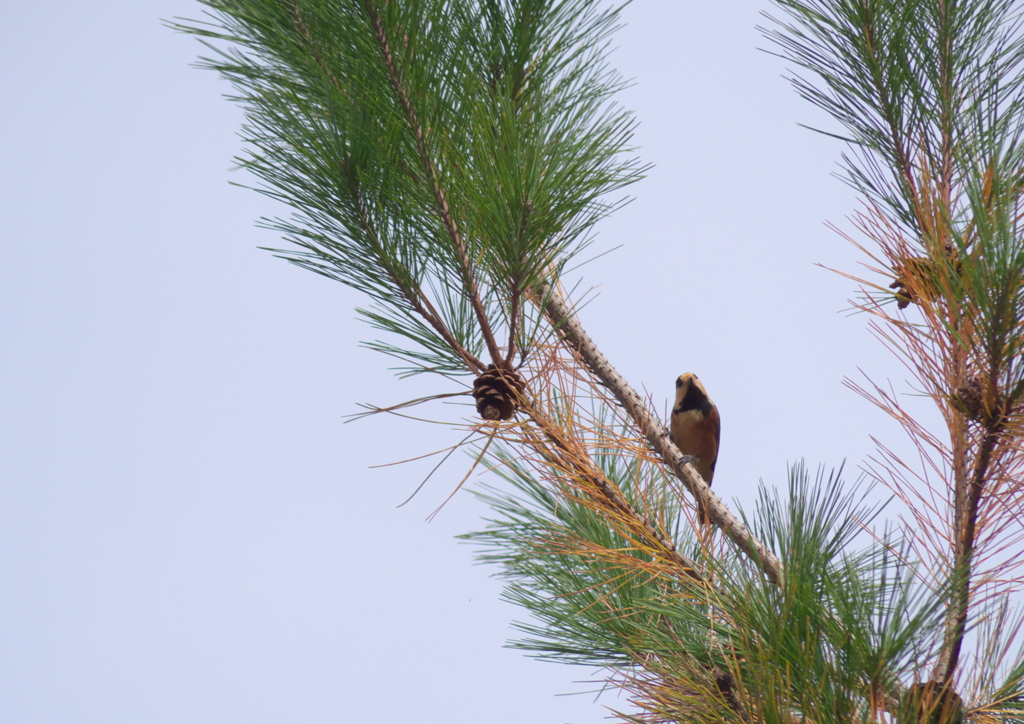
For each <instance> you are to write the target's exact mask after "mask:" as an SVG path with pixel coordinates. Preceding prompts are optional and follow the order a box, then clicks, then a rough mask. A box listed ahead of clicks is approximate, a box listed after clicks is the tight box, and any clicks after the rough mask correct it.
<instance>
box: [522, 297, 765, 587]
mask: <svg viewBox="0 0 1024 724" xmlns="http://www.w3.org/2000/svg"><path fill="white" fill-rule="evenodd" d="M538 294H539V295H540V296H541V298H542V300H543V308H544V312H545V314H546V315H547V317H548V319H549V320H550V321H551V323H552V324H553V325H554V327H555V329H556V330H557V331H558V333H559V334H560V335H561V337H562V339H563V340H565V342H566V343H567V344H569V345H570V346H571V347H572V349H574V350H575V351H576V352H577V353H578V354H579V355H580V358H581V359H582V360H583V362H584V363H585V364H586V365H587V367H589V368H590V370H591V372H593V373H594V374H595V375H596V376H597V378H598V379H600V380H601V382H603V383H604V385H605V386H606V387H607V388H608V389H609V390H610V391H611V393H612V394H613V395H614V396H615V399H616V400H618V401H619V404H621V405H622V407H623V409H625V410H626V413H627V414H628V415H629V416H630V417H631V418H632V419H633V421H634V422H635V423H636V425H637V427H638V428H639V429H640V431H641V432H642V433H643V435H644V437H646V438H647V441H648V443H649V444H650V445H651V447H652V448H653V449H654V450H655V451H656V452H657V453H658V454H659V455H661V457H662V459H663V460H664V461H665V462H667V463H668V465H669V467H671V468H672V471H673V472H674V473H675V475H676V477H677V478H679V480H680V481H682V483H683V485H684V486H685V487H686V489H687V490H688V491H689V492H690V494H691V495H693V497H694V499H695V500H696V501H698V502H699V503H700V504H701V505H703V506H704V508H705V510H707V511H708V512H709V513H710V517H711V521H712V522H713V523H714V524H715V525H717V526H718V527H719V528H721V529H722V531H723V532H724V533H725V535H727V536H728V537H729V539H730V540H732V542H733V543H735V544H736V547H737V548H739V549H740V550H741V551H743V553H744V554H746V555H747V557H748V558H750V559H751V560H752V561H753V562H754V564H755V565H757V566H758V568H760V569H761V571H762V572H763V573H764V574H765V575H766V576H767V577H768V579H769V580H770V581H772V583H775V584H781V583H782V578H783V576H782V564H781V562H780V561H779V559H778V558H776V557H775V555H774V554H773V553H772V552H771V551H770V550H768V548H767V547H766V546H765V545H764V543H762V542H761V541H759V540H757V539H756V538H755V537H754V534H753V533H751V532H750V530H749V529H748V528H747V527H746V526H745V525H744V524H743V522H742V521H741V520H740V519H739V518H737V517H736V515H735V514H734V513H733V512H732V511H731V510H729V508H727V507H726V505H725V503H723V502H722V499H721V498H719V497H718V495H716V494H715V493H713V492H712V491H711V487H710V486H709V485H708V484H707V481H705V480H704V479H703V478H702V477H701V476H700V474H699V473H698V472H697V469H696V468H695V467H694V466H693V465H692V464H691V463H690V462H689V459H688V458H687V456H686V455H683V453H682V452H681V451H680V450H679V448H678V447H676V446H675V444H674V443H673V442H672V441H671V440H670V439H669V435H668V430H666V429H665V426H664V425H663V424H662V423H661V421H660V420H659V419H658V416H657V415H655V414H654V413H653V412H652V411H651V410H650V409H649V408H648V407H647V405H646V404H645V403H644V401H643V398H641V397H640V395H639V394H637V392H636V390H634V389H633V388H632V387H631V386H630V384H629V383H628V382H627V381H626V380H625V378H623V377H622V376H621V375H620V374H619V373H618V372H616V370H615V368H614V367H612V365H611V363H610V362H609V361H608V359H607V358H606V357H605V356H604V354H602V353H601V351H600V350H599V349H598V348H597V345H596V344H594V341H593V340H592V339H591V338H590V336H589V335H588V334H587V332H586V330H584V329H583V326H582V325H581V324H580V322H579V320H578V319H577V318H576V315H575V314H574V313H573V312H572V310H571V309H570V308H569V307H568V305H566V303H565V300H564V299H562V297H561V296H560V295H559V294H558V292H557V291H556V290H555V289H554V287H553V286H552V285H551V284H550V283H547V282H543V283H542V284H541V285H540V287H539V288H538Z"/></svg>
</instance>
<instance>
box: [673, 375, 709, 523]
mask: <svg viewBox="0 0 1024 724" xmlns="http://www.w3.org/2000/svg"><path fill="white" fill-rule="evenodd" d="M669 429H670V433H669V435H670V437H671V438H672V442H674V443H675V444H676V447H678V448H679V450H680V451H681V452H682V453H683V454H684V455H689V456H690V457H691V458H692V459H693V460H692V462H693V465H694V467H695V468H697V472H698V473H700V476H701V477H702V478H704V480H705V481H707V484H708V485H709V486H710V485H711V481H712V480H713V479H714V477H715V463H717V462H718V444H719V441H720V440H721V437H722V418H721V417H719V414H718V408H717V407H715V403H714V402H712V401H711V398H710V397H708V393H707V390H705V389H704V385H702V384H701V381H700V380H699V379H697V375H695V374H693V373H692V372H687V373H686V374H682V375H679V378H678V379H677V380H676V402H675V404H674V405H673V406H672V421H671V424H670V425H669ZM697 508H698V512H699V516H700V518H701V519H702V520H705V521H706V520H707V516H706V514H705V513H704V511H703V509H702V506H700V505H698V506H697Z"/></svg>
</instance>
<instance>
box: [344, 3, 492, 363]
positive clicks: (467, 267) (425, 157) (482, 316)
mask: <svg viewBox="0 0 1024 724" xmlns="http://www.w3.org/2000/svg"><path fill="white" fill-rule="evenodd" d="M363 6H364V7H365V8H366V14H367V15H369V17H370V23H371V24H372V25H373V31H374V33H375V34H376V36H377V43H378V44H379V46H380V55H381V58H382V59H383V61H384V65H385V66H386V67H387V71H388V79H389V80H390V82H391V87H392V89H393V90H394V91H395V94H396V95H397V96H398V99H399V101H400V102H401V104H402V109H403V110H404V111H405V115H406V119H407V121H408V122H409V126H410V127H411V129H412V133H413V136H414V137H415V139H416V151H417V153H418V154H419V156H420V162H421V163H422V164H423V168H424V170H425V171H426V173H427V178H428V179H429V181H430V187H431V192H432V193H433V194H434V200H435V201H436V203H437V211H438V213H439V214H440V216H441V223H442V224H444V227H445V229H446V230H447V232H448V237H449V238H450V239H451V242H452V246H453V247H454V249H455V253H456V255H457V256H458V258H459V264H460V271H461V272H462V282H463V284H464V285H465V288H466V296H467V297H468V298H469V303H470V305H471V306H472V307H473V312H474V314H475V315H476V319H477V323H478V324H479V325H480V331H481V333H482V334H483V338H484V341H485V342H486V344H487V350H488V352H490V355H491V360H492V361H493V362H494V364H498V363H499V362H500V361H501V354H500V353H499V351H498V342H497V340H496V339H495V337H494V332H493V331H492V330H491V325H490V321H489V320H488V319H487V312H486V311H485V310H484V305H483V302H481V300H480V292H479V290H478V289H477V285H476V279H475V278H474V276H473V267H472V264H470V261H469V253H468V252H467V250H466V244H465V241H464V240H463V238H462V233H461V232H460V231H459V227H458V223H457V222H456V221H455V217H454V216H452V213H451V209H450V208H449V206H448V197H447V195H446V194H445V190H444V187H443V186H442V185H441V179H440V178H439V176H438V173H437V168H436V167H435V165H434V161H433V159H431V157H430V152H429V150H428V148H427V143H426V139H425V138H424V134H423V127H422V126H421V125H420V121H419V117H418V116H417V115H416V109H415V108H413V105H412V101H411V100H410V98H409V94H408V92H407V91H406V89H405V86H404V85H403V83H402V77H401V73H399V71H398V67H397V66H396V65H395V59H394V55H393V54H392V52H391V45H390V43H389V42H388V36H387V33H386V32H385V30H384V24H383V22H382V21H381V17H380V13H379V12H378V11H377V7H376V5H375V4H374V3H373V0H365V2H364V3H363Z"/></svg>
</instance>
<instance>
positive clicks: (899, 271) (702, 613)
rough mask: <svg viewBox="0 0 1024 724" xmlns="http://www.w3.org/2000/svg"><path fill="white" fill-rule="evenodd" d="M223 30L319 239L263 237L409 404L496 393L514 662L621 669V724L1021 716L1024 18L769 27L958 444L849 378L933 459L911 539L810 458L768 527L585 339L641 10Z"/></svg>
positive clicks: (632, 160) (355, 1)
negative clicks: (345, 316)
mask: <svg viewBox="0 0 1024 724" xmlns="http://www.w3.org/2000/svg"><path fill="white" fill-rule="evenodd" d="M203 2H204V4H205V5H206V6H208V8H209V10H210V20H209V21H208V22H202V23H200V22H190V23H183V24H178V25H176V27H177V28H178V29H179V30H182V31H185V32H189V33H193V34H195V35H197V36H200V37H201V38H204V39H205V40H206V42H207V43H208V45H209V47H210V49H211V56H210V57H209V58H207V59H205V60H204V65H205V66H206V67H208V68H211V69H214V70H216V71H218V72H219V73H221V74H222V75H223V76H225V77H226V78H228V79H229V80H231V81H232V83H233V84H234V86H235V88H236V89H237V96H236V97H235V98H234V100H236V101H237V102H239V103H241V104H242V105H243V106H244V108H245V109H246V112H247V122H246V125H245V126H244V135H245V139H246V141H247V145H248V153H247V156H246V157H244V158H243V159H241V163H242V165H243V166H244V167H245V168H246V169H248V170H249V171H250V172H251V173H252V174H253V175H254V176H255V177H256V178H257V179H258V180H259V182H260V185H259V186H258V190H260V191H261V192H262V193H265V194H267V195H268V196H270V197H272V198H275V199H278V200H280V201H282V202H284V203H285V204H287V205H289V206H290V207H291V208H293V209H294V214H293V215H292V216H291V217H290V218H288V219H275V220H268V221H266V222H265V225H266V226H268V227H269V228H271V229H273V230H276V231H277V232H279V233H280V234H281V235H282V237H283V238H284V240H285V241H286V242H287V243H288V244H289V246H288V247H287V248H283V249H274V250H273V251H274V253H276V254H278V255H279V256H281V257H282V258H284V259H286V260H288V261H290V262H292V263H294V264H296V265H298V266H300V267H302V268H305V269H309V270H311V271H314V272H316V273H318V274H321V275H323V276H326V277H328V278H331V279H335V280H337V281H340V282H342V283H344V284H347V285H349V286H351V287H353V288H355V289H357V290H359V291H361V292H364V293H365V294H366V295H367V296H368V297H369V298H370V300H371V303H370V304H369V305H368V306H367V307H366V308H365V309H362V310H360V311H361V314H362V315H363V316H364V317H365V318H366V319H367V321H368V322H369V323H370V325H371V326H372V327H373V328H374V329H375V330H377V331H378V332H379V334H380V338H379V339H377V340H375V341H372V342H371V343H370V344H371V346H373V347H374V348H375V349H378V350H380V351H381V352H384V353H386V354H387V355H391V356H393V357H397V358H399V359H401V360H403V364H404V365H405V366H404V367H403V368H402V370H401V373H402V374H405V375H414V374H429V375H433V376H434V378H435V379H436V380H437V384H438V389H439V392H438V394H437V397H448V396H453V395H471V396H472V399H473V401H474V403H475V410H476V415H475V416H474V418H473V419H472V420H468V421H466V422H465V426H466V428H467V431H468V433H469V436H468V437H467V440H466V442H467V443H472V444H473V445H474V446H475V447H474V448H473V449H475V450H476V451H477V452H476V453H475V462H474V467H476V466H480V465H483V466H485V467H487V468H490V469H491V470H492V471H493V474H494V475H493V476H492V479H493V478H497V481H492V482H491V483H490V484H488V485H485V486H483V487H482V488H480V489H478V490H477V491H476V494H477V495H479V496H480V497H481V498H483V499H484V500H485V501H487V503H489V505H490V506H491V508H492V510H493V517H492V518H491V519H490V520H489V521H487V524H486V527H485V528H484V529H483V530H481V531H479V532H476V533H471V534H468V535H467V536H466V537H467V538H468V539H470V540H472V541H473V542H475V543H476V544H477V545H478V546H479V548H480V551H481V552H480V557H481V559H482V560H484V561H488V562H491V563H493V564H495V565H496V566H498V567H499V570H500V572H501V575H502V576H503V577H504V578H505V580H506V582H507V587H506V596H507V597H508V599H509V600H511V601H514V602H515V603H517V604H519V605H521V606H523V607H524V608H526V609H528V610H529V611H530V613H531V614H532V621H533V622H532V623H530V624H526V625H523V626H522V638H520V639H519V640H517V641H516V642H515V645H516V646H518V647H520V648H521V649H523V650H524V651H527V652H530V653H532V654H534V655H537V656H540V657H543V658H548V659H552V660H556V661H562V662H567V663H573V664H586V665H590V666H596V667H600V668H602V669H604V670H606V671H608V678H609V681H610V682H612V683H613V684H614V685H616V686H618V687H621V688H623V689H625V690H627V691H628V692H630V694H631V701H632V702H633V704H634V705H635V707H636V710H635V711H634V712H632V713H622V714H621V715H620V716H621V719H622V720H624V721H632V722H745V723H751V722H766V723H771V722H786V723H789V722H796V721H808V722H814V723H816V724H825V723H826V722H837V723H838V722H844V723H846V722H891V721H898V722H914V723H922V724H923V723H925V722H928V723H934V724H952V723H954V722H967V721H970V722H996V721H999V722H1016V721H1024V656H1022V654H1021V653H1017V652H1014V651H1013V650H1012V647H1013V643H1014V640H1015V635H1016V633H1017V630H1018V627H1019V624H1020V621H1021V618H1020V615H1019V614H1018V613H1016V609H1015V607H1014V600H1015V599H1014V595H1015V594H1017V593H1018V592H1019V590H1020V584H1021V582H1022V579H1021V575H1020V564H1021V562H1022V558H1024V549H1022V548H1021V546H1020V543H1021V540H1022V536H1024V530H1022V527H1021V526H1022V521H1024V509H1022V501H1024V497H1022V496H1024V485H1022V482H1024V481H1022V472H1021V471H1022V461H1024V450H1022V444H1021V443H1022V440H1024V429H1022V413H1024V355H1022V347H1024V292H1022V286H1024V242H1022V233H1021V230H1020V229H1018V222H1019V221H1020V219H1021V218H1022V211H1021V207H1020V204H1021V199H1022V196H1024V144H1022V143H1021V141H1022V138H1021V136H1022V132H1024V93H1022V83H1024V74H1022V73H1021V71H1020V64H1021V60H1022V59H1024V39H1022V35H1021V32H1020V31H1021V27H1020V23H1019V16H1018V9H1017V4H1016V3H1013V2H1009V1H1004V0H959V1H955V0H775V2H774V5H775V6H776V7H777V8H778V10H779V11H780V17H779V19H777V20H776V19H772V18H769V24H768V27H766V28H765V31H764V32H765V34H766V35H767V37H768V38H769V39H770V40H771V41H772V42H773V43H774V47H775V48H776V50H777V52H778V53H779V54H780V55H782V56H783V57H785V58H786V59H788V60H789V61H790V62H791V63H793V64H794V65H795V66H796V67H797V68H799V69H800V70H799V73H797V74H795V75H794V76H793V83H794V85H795V87H796V90H797V91H798V93H800V94H801V95H802V96H803V97H804V98H806V99H807V100H809V101H811V103H813V104H815V105H816V106H819V107H820V108H822V109H824V110H825V111H827V113H828V114H830V115H831V116H832V118H833V119H834V120H835V121H836V123H837V124H838V126H837V127H838V129H839V130H838V131H835V132H834V131H831V130H829V131H827V132H828V133H830V134H831V135H834V136H836V137H837V139H838V140H840V141H841V142H843V143H845V144H846V152H845V154H844V155H843V156H842V159H843V164H844V165H843V168H844V179H845V180H846V181H847V182H848V183H849V184H850V185H851V186H852V187H853V188H854V189H856V191H857V192H858V193H859V195H860V196H861V199H862V206H861V208H860V209H859V210H858V211H857V212H856V214H855V216H854V224H853V228H852V229H851V230H849V231H847V232H840V233H843V235H844V236H846V237H847V238H848V239H849V240H850V241H851V242H852V243H854V244H856V245H857V246H858V248H859V249H861V250H862V251H863V253H864V255H865V260H866V265H865V266H866V268H867V272H866V273H864V274H854V273H853V272H851V271H849V270H840V271H841V273H843V274H846V275H847V276H848V277H850V278H851V279H853V280H855V282H856V283H857V284H858V287H859V290H860V294H861V296H860V297H859V300H858V301H857V302H856V305H857V306H858V308H859V309H861V310H862V311H863V312H864V313H865V314H867V315H869V318H870V324H871V326H872V329H873V330H874V332H875V333H876V335H877V336H878V338H879V339H880V340H881V341H882V342H883V344H885V345H886V346H887V347H888V348H889V349H890V350H891V351H892V352H893V354H895V355H897V356H898V357H899V358H900V359H902V360H903V361H904V363H905V364H906V366H907V367H908V369H910V370H911V372H912V373H913V375H914V378H915V381H916V391H917V392H918V393H923V394H924V395H925V396H927V397H928V398H930V400H931V401H932V402H934V404H935V405H936V407H937V409H938V410H939V412H940V413H941V416H942V420H943V421H944V423H945V429H944V430H941V431H939V430H930V429H927V428H926V427H925V426H924V425H923V424H921V423H920V422H919V421H918V420H916V419H915V418H914V417H912V416H911V414H910V413H909V412H907V411H906V410H905V409H904V408H903V407H901V405H900V397H899V396H898V395H897V394H895V393H894V392H893V391H892V390H890V389H887V388H884V387H882V386H881V385H878V384H874V383H872V382H870V381H867V382H864V383H857V384H855V383H850V384H851V386H852V387H854V389H856V390H857V391H858V392H860V393H861V394H863V395H864V396H865V397H867V398H868V399H870V400H871V401H873V402H874V403H875V404H876V405H877V406H878V407H879V408H881V409H882V410H884V411H885V412H886V413H888V414H889V415H891V416H892V417H893V418H895V419H896V420H897V421H898V422H899V423H900V424H901V425H902V426H903V428H904V429H905V430H906V432H907V434H908V435H909V436H910V439H911V440H912V441H913V443H914V445H915V446H916V449H917V450H918V452H919V453H920V454H919V457H918V460H917V461H913V462H908V461H905V460H902V459H900V458H899V457H897V456H896V455H895V454H894V453H892V452H891V451H890V449H889V448H887V447H885V446H884V445H883V444H881V443H880V444H879V452H878V455H877V456H876V457H875V458H874V459H873V460H872V461H870V462H869V463H868V467H869V469H870V472H871V474H872V476H873V477H874V478H875V481H876V483H880V484H882V485H884V486H887V487H888V488H889V489H890V490H891V492H892V493H893V494H894V495H895V496H897V497H898V498H899V500H900V501H901V502H902V503H903V504H904V505H905V506H906V510H908V511H909V515H907V516H905V517H904V518H903V519H900V520H891V519H886V518H884V517H883V516H882V512H883V511H882V510H881V508H880V507H879V506H874V505H869V504H867V503H866V502H865V501H866V500H868V498H867V497H866V496H867V492H868V491H867V489H864V488H858V487H857V486H856V485H851V484H848V483H846V482H844V479H843V473H842V470H839V471H833V472H832V473H829V474H826V473H825V472H823V471H818V472H817V474H813V475H812V474H811V473H810V472H809V471H808V470H806V469H805V467H804V466H803V465H802V464H796V465H794V466H793V467H792V468H791V470H790V480H789V485H788V488H787V489H786V490H785V491H779V492H777V491H771V490H768V489H767V488H764V487H762V489H761V491H760V494H759V498H758V500H757V502H756V505H755V506H754V508H753V510H751V511H749V513H744V514H740V515H738V514H737V513H736V512H734V511H733V510H731V509H730V508H729V507H728V506H726V505H725V504H724V503H723V502H722V501H721V500H720V499H719V497H718V496H717V495H716V494H715V493H714V492H712V491H711V489H710V487H709V486H708V484H707V482H706V481H705V480H704V479H703V478H701V476H700V474H699V473H698V472H697V469H696V468H695V467H694V466H693V464H692V463H693V461H692V460H691V459H689V458H687V457H686V456H684V455H683V454H682V452H680V450H679V449H678V448H677V447H676V446H675V445H674V444H673V442H672V441H671V439H670V438H669V436H668V434H667V431H666V429H665V426H664V424H663V422H662V420H661V419H660V416H659V415H658V414H657V413H656V411H655V410H654V409H653V408H652V407H651V406H650V405H649V404H648V403H647V402H646V401H645V400H644V398H643V397H641V396H640V395H639V394H638V393H637V392H636V391H635V390H634V389H633V388H632V387H631V386H630V385H629V383H628V382H627V381H626V380H624V379H623V378H622V377H621V376H620V375H619V374H618V373H617V372H616V371H615V369H614V368H613V366H612V365H611V363H610V362H609V360H607V359H606V358H605V356H604V355H603V354H602V353H601V351H600V350H599V349H598V347H597V346H596V344H595V343H594V341H593V340H592V339H591V338H590V336H589V335H588V334H587V332H586V330H585V329H584V328H583V326H582V324H581V321H580V318H579V316H578V314H577V313H576V305H577V304H578V302H579V300H576V301H575V302H574V301H573V300H572V299H571V298H570V296H571V295H570V294H569V293H568V292H567V291H566V290H565V289H564V288H563V286H562V283H561V280H562V278H563V275H564V272H565V270H566V269H567V268H568V267H567V265H568V264H569V263H570V262H571V261H573V260H575V259H578V258H579V254H580V252H581V251H583V250H584V249H586V248H587V245H588V243H589V241H590V239H591V232H592V230H593V227H594V225H595V224H596V223H597V222H598V221H600V220H601V219H602V218H604V217H605V216H606V215H608V214H610V213H612V212H614V211H615V209H616V208H617V207H619V206H620V205H621V204H622V203H623V201H624V199H622V198H620V197H619V195H620V194H621V193H623V189H624V188H625V187H627V186H629V185H630V184H632V183H633V182H635V181H637V180H638V179H640V178H641V177H642V176H643V174H644V171H645V166H644V165H643V164H642V163H641V161H639V160H638V159H637V158H636V157H635V154H634V151H633V150H632V149H631V147H630V138H631V133H632V129H633V124H634V121H633V118H632V116H631V114H630V113H628V112H627V111H626V110H624V109H623V108H621V107H620V106H619V105H617V104H616V102H615V94H616V93H617V92H618V91H619V90H621V89H622V88H623V86H624V82H623V80H622V79H621V78H620V77H619V75H618V74H617V73H616V72H615V71H614V70H613V69H611V68H610V67H609V65H608V63H607V61H606V54H607V53H606V51H607V48H608V43H609V39H610V37H611V35H612V33H613V32H614V31H615V29H616V27H617V25H618V23H619V11H618V10H617V9H614V8H607V7H605V6H604V5H603V4H602V3H598V2H596V1H595V0H561V1H556V0H477V1H469V0H408V1H407V2H394V1H391V2H389V1H387V0H331V1H328V0H203ZM459 378H461V379H462V382H463V383H464V385H463V386H464V387H465V388H471V392H462V391H460V390H459V388H458V387H457V384H458V382H459ZM431 399H434V398H431ZM426 402H429V400H423V399H418V400H412V401H410V402H408V403H406V405H404V406H403V407H410V406H413V405H419V404H424V403H426ZM389 409H394V408H389ZM373 411H374V410H371V412H373ZM467 477H468V475H467ZM464 479H465V478H463V480H464ZM459 485H460V486H461V483H459ZM695 504H699V505H700V506H701V507H702V509H704V510H706V511H707V514H708V517H709V519H710V521H711V525H712V526H713V528H714V531H712V530H709V529H707V528H705V527H704V526H703V525H701V524H699V523H698V521H697V518H696V517H695V515H694V510H695ZM865 533H868V535H865ZM968 654H970V655H968Z"/></svg>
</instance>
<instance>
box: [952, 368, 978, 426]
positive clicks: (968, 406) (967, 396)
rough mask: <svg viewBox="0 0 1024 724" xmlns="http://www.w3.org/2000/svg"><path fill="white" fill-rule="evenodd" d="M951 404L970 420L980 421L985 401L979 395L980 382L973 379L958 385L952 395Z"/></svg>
mask: <svg viewBox="0 0 1024 724" xmlns="http://www.w3.org/2000/svg"><path fill="white" fill-rule="evenodd" d="M953 403H954V404H955V405H956V406H957V407H958V408H960V409H961V410H962V411H963V412H964V413H965V414H966V415H967V417H968V418H970V419H971V420H980V419H981V416H982V414H983V413H984V411H985V401H984V400H983V399H982V395H981V382H979V381H978V378H977V377H975V378H974V379H972V380H968V381H967V382H965V383H963V384H962V385H960V387H959V388H957V391H956V393H955V394H954V395H953Z"/></svg>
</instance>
